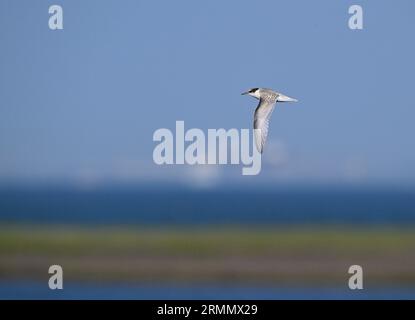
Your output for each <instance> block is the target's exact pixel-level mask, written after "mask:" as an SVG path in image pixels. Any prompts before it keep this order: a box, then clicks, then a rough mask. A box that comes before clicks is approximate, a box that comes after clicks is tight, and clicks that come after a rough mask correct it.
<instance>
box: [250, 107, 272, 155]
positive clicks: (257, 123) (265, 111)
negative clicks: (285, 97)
mask: <svg viewBox="0 0 415 320" xmlns="http://www.w3.org/2000/svg"><path fill="white" fill-rule="evenodd" d="M275 105H276V102H269V101H266V100H263V99H261V100H260V101H259V104H258V107H257V108H256V110H255V115H254V129H256V130H254V133H255V143H256V147H257V150H258V151H259V152H260V153H262V151H263V150H264V145H265V141H266V140H267V135H268V126H269V120H270V118H271V114H272V111H274V109H275Z"/></svg>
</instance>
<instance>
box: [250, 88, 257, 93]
mask: <svg viewBox="0 0 415 320" xmlns="http://www.w3.org/2000/svg"><path fill="white" fill-rule="evenodd" d="M257 90H258V88H254V89H251V91H249V92H250V93H254V92H255V91H257Z"/></svg>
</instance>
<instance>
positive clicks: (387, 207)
mask: <svg viewBox="0 0 415 320" xmlns="http://www.w3.org/2000/svg"><path fill="white" fill-rule="evenodd" d="M1 222H3V223H5V222H10V223H36V224H44V223H50V224H52V223H59V224H60V223H62V224H72V223H74V224H92V225H98V224H120V225H124V224H127V225H131V224H140V225H142V224H152V225H153V224H154V225H168V226H174V225H188V224H190V225H194V224H202V225H204V224H232V225H235V224H239V225H244V224H248V225H251V224H253V223H255V224H272V223H276V224H279V223H285V224H317V225H320V224H369V225H371V224H386V225H407V224H414V223H415V191H396V190H394V191H391V190H366V189H365V190H347V189H340V190H338V189H334V190H328V189H322V190H321V189H318V190H312V189H310V190H307V189H306V190H289V191H286V190H274V191H270V190H261V191H254V190H227V189H225V188H223V189H219V190H210V191H192V190H187V189H180V188H177V189H175V188H168V189H161V190H159V189H154V188H153V189H149V190H145V189H143V188H118V189H117V188H114V189H110V188H108V189H101V190H90V191H86V190H76V189H70V188H54V189H53V188H44V189H32V190H30V189H10V190H9V189H2V190H0V223H1Z"/></svg>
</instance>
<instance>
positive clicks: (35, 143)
mask: <svg viewBox="0 0 415 320" xmlns="http://www.w3.org/2000/svg"><path fill="white" fill-rule="evenodd" d="M52 4H59V5H61V6H62V7H63V10H64V30H61V31H51V30H49V28H48V18H49V14H48V8H49V6H50V5H52ZM352 4H360V5H362V6H363V10H364V30H362V31H351V30H350V29H349V28H348V18H349V14H348V8H349V6H350V5H352ZM414 12H415V2H413V1H409V0H408V1H403V0H401V1H382V2H381V1H341V0H339V1H329V0H324V1H323V0H317V1H299V0H297V1H255V2H252V1H238V2H236V1H227V2H225V1H209V2H206V1H205V2H201V1H200V2H196V1H174V2H173V1H146V2H144V1H126V0H123V1H92V0H89V1H80V0H71V1H63V0H60V1H53V2H51V1H21V0H14V1H11V0H10V1H8V0H3V1H1V2H0V41H1V50H0V70H1V72H0V179H1V180H2V181H3V182H4V183H9V182H23V183H29V182H30V183H33V182H35V183H37V182H48V181H61V182H79V183H81V184H83V183H86V184H88V183H99V182H105V181H120V182H134V183H148V182H163V181H165V180H169V181H172V182H175V181H181V182H185V183H190V184H194V183H196V185H198V184H199V183H200V185H213V184H216V183H220V182H223V181H235V183H238V184H249V183H252V182H253V181H255V182H257V183H259V184H263V185H269V184H278V183H283V184H284V183H294V184H296V183H298V184H301V183H308V182H317V183H340V184H342V183H350V182H352V183H358V184H360V183H374V184H378V183H383V184H391V183H393V184H397V185H415V148H414V141H413V140H414V133H415V129H414V119H415V105H414V102H413V101H414V99H413V84H414V75H415V63H414V58H413V57H415V43H414V41H413V36H414V30H415V20H413V13H414ZM258 86H259V87H270V88H274V89H276V90H277V91H281V92H283V93H286V94H287V95H289V96H293V97H295V98H298V99H299V100H300V103H297V104H292V105H291V104H290V105H286V104H284V105H281V106H279V107H278V108H277V110H276V111H275V112H274V114H273V118H272V122H271V127H270V135H269V141H268V142H269V145H268V149H267V150H266V151H267V152H266V153H265V155H264V162H263V163H264V165H263V169H262V173H261V174H260V175H259V176H256V177H248V178H243V177H241V175H240V172H241V168H240V167H237V168H235V167H232V166H217V167H210V168H188V167H179V168H178V167H177V166H172V167H159V166H156V165H155V164H154V163H153V159H152V152H153V148H154V147H155V145H156V143H155V142H153V140H152V135H153V132H154V131H155V130H157V129H158V128H171V129H173V128H174V125H175V121H176V120H184V121H185V125H186V128H192V127H197V128H201V129H204V130H205V129H206V130H207V129H208V128H227V129H230V128H250V127H251V124H252V115H253V112H254V109H255V107H256V101H255V100H253V99H251V98H248V97H242V96H241V95H240V93H241V92H242V91H244V90H246V89H248V88H251V87H258Z"/></svg>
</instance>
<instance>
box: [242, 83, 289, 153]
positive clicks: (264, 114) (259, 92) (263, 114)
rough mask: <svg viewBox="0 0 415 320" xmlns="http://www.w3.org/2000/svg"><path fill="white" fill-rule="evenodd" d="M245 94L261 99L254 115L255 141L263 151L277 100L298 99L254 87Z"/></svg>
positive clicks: (259, 149)
mask: <svg viewBox="0 0 415 320" xmlns="http://www.w3.org/2000/svg"><path fill="white" fill-rule="evenodd" d="M243 94H247V95H250V96H251V97H254V98H256V99H258V100H259V104H258V107H257V108H256V110H255V115H254V132H255V143H256V146H257V149H258V151H259V152H260V153H262V152H263V150H264V146H265V142H266V139H267V136H268V127H269V121H270V119H271V115H272V112H273V111H274V109H275V105H276V103H277V102H297V100H296V99H293V98H290V97H288V96H286V95H283V94H281V93H279V92H276V91H273V90H271V89H264V88H254V89H251V90H249V91H247V92H244V93H243Z"/></svg>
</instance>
